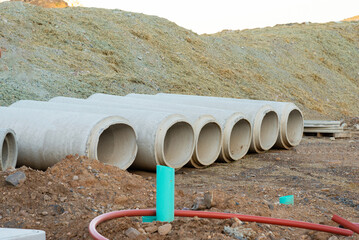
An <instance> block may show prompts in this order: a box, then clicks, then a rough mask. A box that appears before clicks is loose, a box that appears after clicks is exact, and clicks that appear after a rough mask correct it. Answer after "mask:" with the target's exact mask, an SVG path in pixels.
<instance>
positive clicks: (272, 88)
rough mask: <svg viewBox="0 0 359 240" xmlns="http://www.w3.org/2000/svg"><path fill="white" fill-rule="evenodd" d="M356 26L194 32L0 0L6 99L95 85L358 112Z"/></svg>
mask: <svg viewBox="0 0 359 240" xmlns="http://www.w3.org/2000/svg"><path fill="white" fill-rule="evenodd" d="M358 39H359V23H358V22H342V23H327V24H311V23H308V24H288V25H280V26H275V27H272V28H263V29H252V30H244V31H223V32H220V33H217V34H213V35H197V34H195V33H193V32H191V31H189V30H187V29H184V28H181V27H179V26H177V25H176V24H174V23H172V22H170V21H168V20H166V19H162V18H159V17H154V16H148V15H143V14H135V13H130V12H124V11H120V10H105V9H94V8H63V9H46V8H42V7H37V6H34V5H30V4H27V3H22V2H4V3H1V4H0V48H1V49H2V57H1V58H0V80H1V81H0V104H2V105H8V104H11V103H12V102H14V101H16V100H20V99H38V100H47V99H49V98H51V97H54V96H57V95H64V96H71V97H87V96H89V95H90V94H92V93H95V92H105V93H110V94H119V95H124V94H127V93H131V92H135V93H157V92H172V93H186V94H199V95H213V96H223V97H236V98H252V99H267V100H276V101H293V102H295V103H296V104H298V106H299V107H301V108H302V109H303V110H304V113H305V117H306V118H324V117H330V118H337V119H338V118H342V117H345V116H356V115H358V113H359V105H358V104H357V103H358V102H359V70H358V62H359V42H358Z"/></svg>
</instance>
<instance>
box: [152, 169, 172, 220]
mask: <svg viewBox="0 0 359 240" xmlns="http://www.w3.org/2000/svg"><path fill="white" fill-rule="evenodd" d="M156 170H157V174H156V184H157V194H156V220H157V221H160V222H172V221H173V220H174V218H175V170H174V169H173V168H170V167H166V166H161V165H157V169H156Z"/></svg>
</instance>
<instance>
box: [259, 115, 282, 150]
mask: <svg viewBox="0 0 359 240" xmlns="http://www.w3.org/2000/svg"><path fill="white" fill-rule="evenodd" d="M259 136H260V137H259V142H260V147H261V148H262V150H263V151H266V150H268V149H270V148H271V147H273V145H274V144H275V142H276V140H277V137H278V116H277V113H276V112H274V111H270V112H268V113H266V114H265V115H264V117H263V119H262V123H261V131H260V133H259Z"/></svg>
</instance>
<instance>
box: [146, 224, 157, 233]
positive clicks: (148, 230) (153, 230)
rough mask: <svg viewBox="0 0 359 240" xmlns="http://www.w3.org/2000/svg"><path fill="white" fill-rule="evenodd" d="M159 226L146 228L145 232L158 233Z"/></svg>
mask: <svg viewBox="0 0 359 240" xmlns="http://www.w3.org/2000/svg"><path fill="white" fill-rule="evenodd" d="M157 229H158V228H157V226H149V227H146V228H145V231H146V232H147V233H154V232H157Z"/></svg>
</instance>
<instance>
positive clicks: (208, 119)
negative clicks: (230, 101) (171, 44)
mask: <svg viewBox="0 0 359 240" xmlns="http://www.w3.org/2000/svg"><path fill="white" fill-rule="evenodd" d="M87 101H90V102H91V103H92V105H97V106H107V105H108V104H112V105H113V106H114V107H117V108H122V109H128V108H130V109H133V108H134V106H136V109H139V110H147V111H149V110H150V111H162V112H170V113H179V114H182V115H184V116H186V117H187V119H188V121H189V122H190V123H191V124H192V126H193V129H194V133H195V134H194V135H195V149H194V152H193V155H192V158H191V160H190V161H189V163H188V165H190V166H192V167H196V168H201V167H205V166H208V165H211V164H212V163H213V162H215V161H216V160H217V158H218V156H219V154H220V151H221V144H222V129H221V127H220V126H219V123H217V121H216V119H215V118H214V117H213V116H211V115H210V114H207V113H201V112H198V111H192V110H191V109H189V108H188V107H186V106H184V108H182V109H181V108H178V107H176V104H166V103H160V102H149V101H146V100H143V99H133V98H125V97H121V96H114V95H107V94H94V95H92V96H90V97H89V98H88V99H87Z"/></svg>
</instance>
